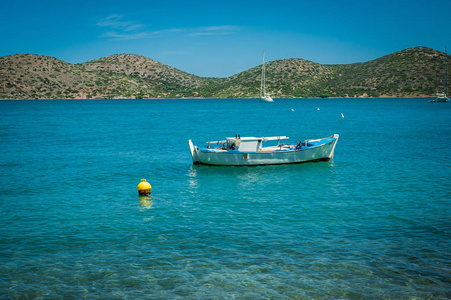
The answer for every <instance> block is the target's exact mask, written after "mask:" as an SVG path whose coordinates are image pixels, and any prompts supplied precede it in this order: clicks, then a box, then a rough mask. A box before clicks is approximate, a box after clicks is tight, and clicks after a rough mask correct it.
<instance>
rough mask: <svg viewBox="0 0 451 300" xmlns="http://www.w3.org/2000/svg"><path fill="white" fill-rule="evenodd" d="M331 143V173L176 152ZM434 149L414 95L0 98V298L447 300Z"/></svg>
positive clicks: (447, 170)
mask: <svg viewBox="0 0 451 300" xmlns="http://www.w3.org/2000/svg"><path fill="white" fill-rule="evenodd" d="M341 114H343V116H344V118H342V115H341ZM334 133H338V134H340V139H339V141H338V144H337V147H336V149H335V156H334V161H333V162H331V163H328V162H317V163H306V164H300V165H281V166H263V167H211V166H193V165H192V161H191V156H190V153H189V147H188V139H192V140H193V142H194V143H195V144H203V143H204V142H207V141H211V140H217V139H223V138H224V137H226V136H234V135H235V134H240V135H241V136H273V135H286V136H289V137H290V138H291V139H290V140H292V141H293V142H295V141H296V142H297V141H298V140H305V139H310V138H320V137H326V136H330V135H332V134H334ZM450 137H451V103H428V99H276V100H275V103H269V104H268V103H259V102H258V100H256V99H201V100H198V99H166V100H164V99H161V100H81V101H80V100H54V101H38V100H33V101H0V151H1V152H0V153H1V155H0V228H1V230H0V298H1V299H15V298H17V299H28V298H38V299H57V298H64V299H99V298H100V299H450V298H451V182H450V180H451V158H450V149H451V139H450ZM142 178H145V179H147V181H148V182H149V183H150V184H151V185H152V196H151V197H149V198H146V197H139V196H138V192H137V186H138V184H139V182H140V180H141V179H142Z"/></svg>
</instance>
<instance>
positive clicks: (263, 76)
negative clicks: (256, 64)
mask: <svg viewBox="0 0 451 300" xmlns="http://www.w3.org/2000/svg"><path fill="white" fill-rule="evenodd" d="M265 95H266V91H265V51H263V63H262V82H261V86H260V98H261V97H264V96H265Z"/></svg>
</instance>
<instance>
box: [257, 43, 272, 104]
mask: <svg viewBox="0 0 451 300" xmlns="http://www.w3.org/2000/svg"><path fill="white" fill-rule="evenodd" d="M265 77H266V76H265V52H263V64H262V81H261V86H260V102H274V100H273V99H272V97H271V95H270V94H268V93H266V89H265Z"/></svg>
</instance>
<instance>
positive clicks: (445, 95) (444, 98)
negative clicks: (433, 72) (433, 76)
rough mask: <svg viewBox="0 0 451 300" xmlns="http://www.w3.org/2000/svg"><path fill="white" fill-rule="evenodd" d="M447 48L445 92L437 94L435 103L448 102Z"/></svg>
mask: <svg viewBox="0 0 451 300" xmlns="http://www.w3.org/2000/svg"><path fill="white" fill-rule="evenodd" d="M446 48H447V47H445V79H444V80H443V92H438V91H437V93H436V94H435V102H448V101H449V97H448V72H447V65H446V57H447V55H446V50H447V49H446Z"/></svg>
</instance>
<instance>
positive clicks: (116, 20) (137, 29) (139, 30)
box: [97, 14, 242, 40]
mask: <svg viewBox="0 0 451 300" xmlns="http://www.w3.org/2000/svg"><path fill="white" fill-rule="evenodd" d="M97 26H100V27H104V28H106V29H107V32H105V33H104V34H103V35H102V36H103V37H105V38H110V39H114V40H134V39H145V38H159V37H165V36H170V35H173V34H177V33H183V32H184V33H185V34H186V35H188V36H215V35H229V34H234V33H235V32H236V31H238V30H240V29H242V27H240V26H233V25H223V26H206V27H195V28H186V29H180V28H175V29H162V30H155V31H151V30H146V28H147V27H148V25H145V24H139V23H138V22H135V21H129V20H126V19H125V18H124V16H123V15H120V14H112V15H110V16H108V17H106V18H104V19H101V20H100V21H99V22H97Z"/></svg>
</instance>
